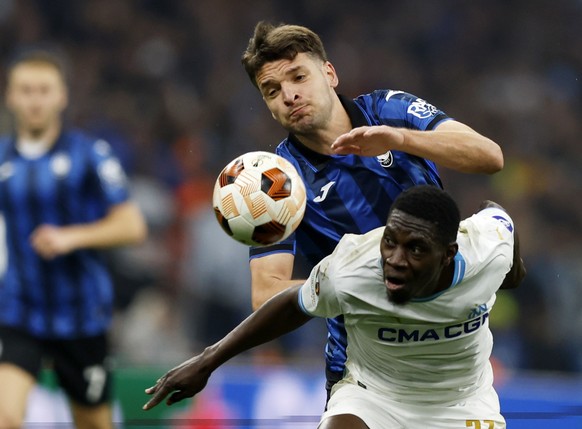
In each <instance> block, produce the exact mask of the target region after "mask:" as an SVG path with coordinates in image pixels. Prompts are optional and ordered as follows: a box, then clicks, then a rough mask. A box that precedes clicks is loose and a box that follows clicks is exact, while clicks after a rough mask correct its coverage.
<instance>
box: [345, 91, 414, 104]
mask: <svg viewBox="0 0 582 429" xmlns="http://www.w3.org/2000/svg"><path fill="white" fill-rule="evenodd" d="M417 100H419V97H417V96H416V95H414V94H411V93H409V92H407V91H403V90H400V89H376V90H374V91H372V92H369V93H366V94H361V95H359V96H358V97H356V98H355V99H354V101H355V102H356V103H358V104H361V105H362V104H363V105H366V106H370V105H376V106H377V105H380V104H385V103H392V104H399V103H404V104H410V103H412V102H415V101H417Z"/></svg>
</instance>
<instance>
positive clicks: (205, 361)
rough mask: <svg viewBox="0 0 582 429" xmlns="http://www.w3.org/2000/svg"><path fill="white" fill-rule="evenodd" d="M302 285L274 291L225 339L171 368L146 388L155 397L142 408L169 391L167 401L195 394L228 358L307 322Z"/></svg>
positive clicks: (166, 394) (155, 402)
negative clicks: (301, 298) (300, 299)
mask: <svg viewBox="0 0 582 429" xmlns="http://www.w3.org/2000/svg"><path fill="white" fill-rule="evenodd" d="M299 287H300V286H293V287H291V288H289V289H287V290H284V291H283V292H281V293H279V294H277V295H275V296H274V297H273V298H272V299H270V300H269V301H267V302H266V303H265V304H264V305H262V306H261V308H259V309H258V310H257V311H255V312H254V313H253V314H251V315H250V316H249V317H247V318H246V319H245V320H244V321H243V322H242V323H241V324H239V325H238V326H237V327H236V328H234V329H233V330H232V331H231V332H230V333H229V334H228V335H226V336H225V337H224V338H223V339H222V340H220V341H218V342H217V343H215V344H214V345H212V346H209V347H207V348H206V349H205V350H204V351H203V352H202V353H201V354H199V355H197V356H194V357H193V358H191V359H189V360H187V361H185V362H184V363H182V364H181V365H178V366H177V367H175V368H173V369H171V370H170V371H168V372H167V373H166V374H165V375H164V376H162V377H161V378H160V379H159V380H158V381H157V382H156V384H155V385H154V386H152V387H150V388H149V389H146V393H147V394H148V395H153V397H152V398H151V399H150V400H149V401H148V402H147V403H146V404H145V405H144V406H143V409H144V410H149V409H151V408H153V407H155V406H156V405H158V404H159V403H160V402H161V401H163V400H164V398H165V397H166V396H168V395H170V396H169V398H168V399H167V400H166V404H167V405H172V404H173V403H175V402H178V401H181V400H182V399H185V398H189V397H192V396H194V395H195V394H197V393H198V392H200V391H201V390H202V389H204V387H205V386H206V383H207V382H208V379H209V378H210V375H211V374H212V372H213V371H214V370H215V369H216V368H218V367H219V366H221V365H222V364H223V363H225V362H226V361H228V360H229V359H231V358H233V357H235V356H236V355H238V354H240V353H242V352H244V351H245V350H248V349H251V348H253V347H255V346H258V345H260V344H264V343H266V342H268V341H271V340H273V339H275V338H278V337H280V336H282V335H284V334H286V333H288V332H291V331H293V330H295V329H297V328H299V327H300V326H301V325H303V324H305V323H306V322H307V321H308V320H310V319H311V317H310V316H308V315H306V314H305V313H304V312H303V311H302V310H301V309H300V308H299V304H298V291H299Z"/></svg>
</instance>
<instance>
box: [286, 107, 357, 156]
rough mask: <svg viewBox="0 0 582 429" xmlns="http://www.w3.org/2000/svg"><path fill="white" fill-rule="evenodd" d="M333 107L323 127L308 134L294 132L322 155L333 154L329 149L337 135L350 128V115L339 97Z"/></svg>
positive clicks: (306, 144) (301, 140) (302, 141)
mask: <svg viewBox="0 0 582 429" xmlns="http://www.w3.org/2000/svg"><path fill="white" fill-rule="evenodd" d="M335 109H336V110H335V111H334V113H332V115H331V116H330V120H329V123H328V124H327V125H326V126H325V128H320V129H318V130H316V131H314V132H313V133H309V134H302V135H298V134H296V137H297V138H298V139H299V141H300V142H301V143H302V144H303V145H305V146H307V147H308V148H309V149H311V150H312V151H314V152H317V153H321V154H323V155H333V153H334V152H333V151H332V150H331V145H332V143H333V142H334V141H335V140H336V139H337V138H338V137H339V136H341V135H342V134H345V133H348V132H350V130H351V129H352V123H351V121H350V117H349V116H348V114H347V112H346V111H345V109H344V107H343V106H342V105H341V103H340V102H339V99H338V102H337V105H336V106H335ZM338 109H339V110H338Z"/></svg>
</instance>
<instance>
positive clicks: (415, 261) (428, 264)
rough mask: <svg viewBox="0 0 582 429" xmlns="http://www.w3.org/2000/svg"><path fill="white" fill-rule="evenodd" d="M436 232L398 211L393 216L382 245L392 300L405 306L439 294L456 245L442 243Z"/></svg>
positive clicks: (387, 289)
mask: <svg viewBox="0 0 582 429" xmlns="http://www.w3.org/2000/svg"><path fill="white" fill-rule="evenodd" d="M436 229H437V227H436V225H434V224H433V223H431V222H429V221H426V220H424V219H419V218H417V217H414V216H411V215H409V214H407V213H404V212H401V211H399V210H394V211H392V213H391V214H390V216H389V218H388V222H387V224H386V228H385V229H384V235H383V237H382V241H381V243H380V253H381V255H382V261H383V271H384V284H385V285H386V291H387V294H388V299H389V300H390V301H392V302H394V303H396V304H405V303H406V302H408V301H410V300H411V299H413V298H424V297H429V296H431V295H433V294H434V293H436V292H437V291H438V288H439V280H440V278H441V273H442V271H443V268H445V267H446V266H448V265H449V263H450V262H451V260H452V258H453V257H454V256H455V253H456V251H457V247H456V244H455V243H451V244H450V245H448V246H444V245H443V244H441V243H439V242H438V241H437V238H436V237H437V230H436ZM441 286H442V285H441Z"/></svg>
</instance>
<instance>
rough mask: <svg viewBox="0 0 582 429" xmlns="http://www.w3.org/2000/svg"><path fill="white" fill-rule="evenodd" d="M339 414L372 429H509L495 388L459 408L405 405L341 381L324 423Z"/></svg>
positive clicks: (329, 404) (329, 405) (328, 407)
mask: <svg viewBox="0 0 582 429" xmlns="http://www.w3.org/2000/svg"><path fill="white" fill-rule="evenodd" d="M338 414H353V415H355V416H357V417H359V418H360V419H362V420H363V421H364V422H365V423H366V425H368V427H369V428H370V429H428V428H430V429H457V428H458V429H467V428H472V429H505V427H506V426H505V419H504V418H503V416H502V415H501V413H500V411H499V398H498V396H497V393H496V392H495V390H494V389H493V388H490V389H487V390H485V391H482V392H479V394H478V395H476V396H475V397H473V398H469V399H468V400H466V401H464V402H461V403H459V404H455V405H449V406H442V405H441V406H439V405H432V404H419V405H413V404H405V403H402V402H397V401H394V400H390V399H388V398H386V397H385V396H382V395H380V394H378V393H375V392H372V391H370V390H369V389H365V388H363V387H360V386H357V385H354V384H351V383H348V382H346V381H345V380H344V381H340V382H339V383H337V384H336V386H334V391H333V393H332V395H331V398H330V400H329V402H328V405H327V411H326V412H325V413H323V415H322V417H321V421H322V422H323V421H324V420H325V419H326V418H327V417H330V416H335V415H338Z"/></svg>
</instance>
